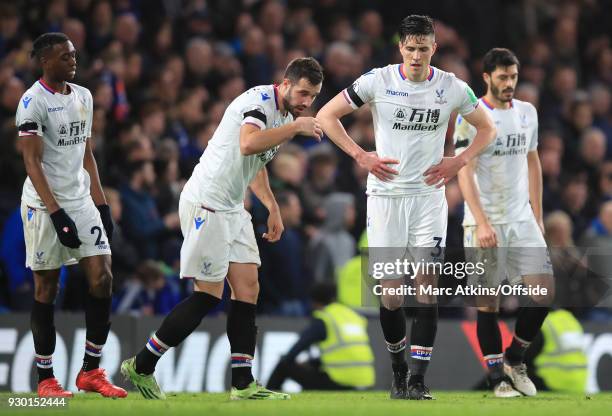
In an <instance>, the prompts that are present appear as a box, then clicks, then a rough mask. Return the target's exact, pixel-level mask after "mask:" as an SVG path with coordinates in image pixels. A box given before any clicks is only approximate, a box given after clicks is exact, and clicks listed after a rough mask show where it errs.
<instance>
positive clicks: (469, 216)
mask: <svg viewBox="0 0 612 416" xmlns="http://www.w3.org/2000/svg"><path fill="white" fill-rule="evenodd" d="M483 66H484V73H483V78H484V81H485V82H486V84H487V93H486V95H485V96H484V97H482V98H481V99H480V102H481V103H482V104H483V106H484V108H486V111H487V112H488V113H489V114H490V115H491V117H492V118H493V120H494V121H495V124H496V126H497V138H496V139H495V141H494V142H493V143H491V144H490V145H489V146H488V147H487V148H486V149H485V150H484V151H483V152H482V153H481V154H480V155H479V156H478V158H477V159H474V160H472V161H471V162H470V163H469V164H468V165H467V166H465V167H464V168H463V169H461V171H460V172H459V186H460V187H461V192H462V193H463V197H464V198H465V201H466V206H465V218H464V220H463V226H464V230H465V232H464V246H465V247H466V258H467V259H468V260H470V259H471V260H473V261H483V260H486V261H487V272H486V273H485V274H483V275H482V276H472V277H470V281H469V283H470V284H473V285H481V286H482V287H497V286H498V285H499V284H501V282H502V281H503V280H504V279H505V278H508V279H509V281H510V283H511V284H521V283H522V284H524V285H525V286H528V287H529V286H534V287H535V286H540V288H546V289H547V295H543V296H538V297H534V298H533V299H530V300H529V301H530V302H531V305H529V306H526V307H521V308H520V309H519V312H518V317H517V320H516V327H515V331H514V338H513V339H512V344H511V345H510V347H509V348H508V349H506V352H505V354H503V353H502V340H501V333H500V330H499V326H498V323H497V313H498V311H499V299H498V298H495V297H493V298H491V297H484V296H483V297H480V298H479V299H477V306H479V307H478V321H477V322H478V323H477V328H478V329H477V333H478V341H479V343H480V349H481V350H482V354H483V356H484V360H485V362H486V365H487V367H488V370H489V383H490V385H491V387H492V388H493V391H494V393H495V395H496V396H497V397H516V396H520V395H521V393H522V394H524V395H526V396H534V395H535V394H536V388H535V386H534V384H533V383H532V382H531V380H530V379H529V377H528V376H527V368H526V366H525V364H524V363H523V357H524V355H525V351H526V350H527V348H528V347H529V344H530V343H531V341H532V340H533V339H534V337H535V336H536V334H537V333H538V331H539V330H540V327H541V326H542V323H543V322H544V319H545V318H546V315H547V313H548V305H549V303H550V301H551V300H552V299H553V298H554V293H553V291H554V281H553V276H552V266H551V263H550V258H549V255H548V250H547V249H546V242H545V241H544V235H543V231H544V226H543V221H542V169H541V166H540V159H539V157H538V152H537V147H538V115H537V112H536V109H535V108H534V107H533V106H532V105H531V104H529V103H527V102H523V101H519V100H515V99H513V96H514V90H515V88H516V83H517V80H518V69H519V62H518V59H517V58H516V56H515V55H514V53H512V52H511V51H510V50H508V49H502V48H495V49H492V50H490V51H489V52H488V53H487V54H486V55H485V57H484V60H483ZM471 124H472V123H471V121H470V120H466V119H465V118H461V117H459V118H458V119H457V122H456V127H455V146H456V148H457V153H458V154H460V153H461V152H462V151H463V150H464V149H465V148H466V146H468V145H469V144H470V142H471V141H472V138H473V137H474V134H475V131H474V128H473V127H472V125H471ZM495 247H497V249H496V248H495ZM483 248H486V249H487V250H482V249H483Z"/></svg>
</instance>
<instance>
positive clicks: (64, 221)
mask: <svg viewBox="0 0 612 416" xmlns="http://www.w3.org/2000/svg"><path fill="white" fill-rule="evenodd" d="M51 221H53V227H55V232H57V236H58V238H59V240H60V243H62V244H63V245H65V246H66V247H69V248H79V246H80V245H81V240H80V239H79V233H78V232H77V227H76V225H75V224H74V221H72V218H70V217H69V216H68V214H66V211H64V209H63V208H60V209H58V210H57V211H55V212H54V213H52V214H51Z"/></svg>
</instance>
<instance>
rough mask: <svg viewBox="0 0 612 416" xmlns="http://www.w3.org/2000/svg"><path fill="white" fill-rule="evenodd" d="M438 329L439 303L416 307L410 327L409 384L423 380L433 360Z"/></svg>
mask: <svg viewBox="0 0 612 416" xmlns="http://www.w3.org/2000/svg"><path fill="white" fill-rule="evenodd" d="M437 329H438V305H427V306H418V307H416V308H415V309H414V317H413V318H412V327H411V328H410V380H408V383H409V384H414V383H417V382H423V379H424V377H425V373H426V372H427V366H428V365H429V361H430V360H431V353H432V351H433V344H434V340H435V338H436V331H437Z"/></svg>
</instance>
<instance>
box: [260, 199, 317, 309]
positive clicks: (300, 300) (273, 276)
mask: <svg viewBox="0 0 612 416" xmlns="http://www.w3.org/2000/svg"><path fill="white" fill-rule="evenodd" d="M276 201H277V202H278V206H279V208H280V214H281V218H282V220H283V225H284V226H285V231H284V232H283V234H282V235H281V238H280V240H278V241H277V242H276V243H274V244H270V243H267V242H260V247H261V259H262V263H261V264H262V266H261V268H260V274H261V276H262V279H261V280H260V285H261V295H260V299H261V300H260V305H261V308H262V311H263V312H264V313H268V314H277V315H286V316H303V315H305V314H306V303H307V300H308V299H306V298H305V295H304V294H305V293H308V288H309V286H310V285H309V283H310V282H309V279H308V276H307V273H306V267H305V264H304V262H305V261H304V249H305V248H304V246H305V244H304V237H303V235H302V233H301V231H300V225H301V217H302V206H301V205H300V200H299V198H298V197H297V195H296V194H295V193H294V192H292V191H289V190H285V191H280V192H278V193H277V194H276ZM265 230H266V228H265V227H261V228H260V229H259V230H258V231H260V232H258V233H257V234H258V235H260V234H262V233H263V232H265Z"/></svg>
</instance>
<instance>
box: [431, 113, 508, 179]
mask: <svg viewBox="0 0 612 416" xmlns="http://www.w3.org/2000/svg"><path fill="white" fill-rule="evenodd" d="M463 118H464V119H465V120H466V121H467V122H468V123H470V124H471V125H472V126H474V127H475V128H476V136H474V139H473V141H472V144H470V145H469V146H468V147H467V149H465V151H463V152H462V153H461V154H460V155H458V156H454V157H445V158H443V159H442V162H440V163H439V164H437V165H435V166H432V167H431V168H429V169H427V170H426V171H425V173H424V174H423V175H424V176H425V183H427V184H428V185H437V186H438V187H441V186H443V185H445V184H447V183H448V182H449V181H450V180H451V179H452V178H453V177H454V176H455V175H456V174H457V173H458V172H459V170H460V169H461V168H463V167H464V166H465V165H466V164H467V163H468V162H469V161H470V160H472V159H473V158H475V157H476V156H478V155H479V154H480V152H482V151H483V150H484V148H485V147H487V146H488V145H489V144H490V143H491V142H492V141H493V139H494V138H495V135H496V134H497V130H496V129H495V125H494V124H493V120H491V117H490V116H489V115H488V114H487V112H486V111H485V110H484V109H483V108H482V107H476V109H475V110H474V111H472V112H471V113H469V114H467V115H465V116H463Z"/></svg>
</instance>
